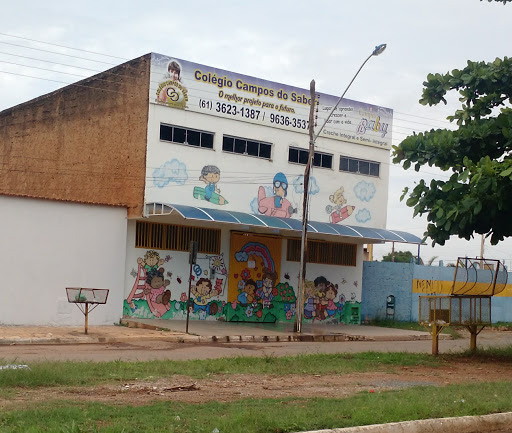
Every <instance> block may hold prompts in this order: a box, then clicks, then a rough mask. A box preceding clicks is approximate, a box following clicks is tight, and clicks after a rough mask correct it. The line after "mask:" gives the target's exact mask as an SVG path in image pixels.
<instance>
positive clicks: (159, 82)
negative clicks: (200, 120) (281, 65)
mask: <svg viewBox="0 0 512 433" xmlns="http://www.w3.org/2000/svg"><path fill="white" fill-rule="evenodd" d="M338 98H339V97H336V96H332V95H327V94H324V93H317V101H316V103H317V105H318V107H317V108H318V110H317V120H316V124H317V127H321V126H322V125H323V124H324V122H325V119H327V117H328V115H329V113H330V112H331V110H332V108H333V107H334V106H335V104H336V102H337V101H338ZM149 99H150V102H151V103H154V104H161V105H166V106H169V107H173V108H177V109H182V110H189V111H194V112H198V113H204V114H209V115H213V116H219V117H224V118H228V119H233V120H239V121H244V122H250V123H254V124H259V125H264V126H270V127H275V128H281V129H287V130H291V131H295V132H301V133H304V134H307V133H308V128H309V111H310V104H311V98H310V92H309V90H306V89H301V88H298V87H293V86H288V85H284V84H279V83H276V82H272V81H267V80H263V79H259V78H255V77H250V76H247V75H242V74H237V73H234V72H230V71H226V70H222V69H217V68H212V67H210V66H205V65H201V64H197V63H193V62H188V61H186V60H181V59H176V58H173V57H169V56H165V55H161V54H155V53H153V54H152V56H151V83H150V95H149ZM392 123H393V110H391V109H389V108H384V107H379V106H376V105H371V104H366V103H362V102H358V101H353V100H350V99H343V100H342V101H341V102H340V104H339V105H338V107H337V108H336V111H335V112H333V114H332V116H331V118H330V119H329V121H328V123H327V124H326V126H325V127H324V128H323V129H322V131H320V134H319V136H320V137H328V138H332V139H335V140H341V141H347V142H352V143H357V144H363V145H367V146H374V147H379V148H384V149H390V148H391V129H392ZM315 133H318V131H317V130H316V131H315Z"/></svg>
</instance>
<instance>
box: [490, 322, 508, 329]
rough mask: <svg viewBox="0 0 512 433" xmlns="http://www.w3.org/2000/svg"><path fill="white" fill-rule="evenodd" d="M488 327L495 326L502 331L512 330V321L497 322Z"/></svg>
mask: <svg viewBox="0 0 512 433" xmlns="http://www.w3.org/2000/svg"><path fill="white" fill-rule="evenodd" d="M488 327H489V328H495V329H498V330H500V331H512V323H510V322H497V323H493V324H491V325H490V326H488Z"/></svg>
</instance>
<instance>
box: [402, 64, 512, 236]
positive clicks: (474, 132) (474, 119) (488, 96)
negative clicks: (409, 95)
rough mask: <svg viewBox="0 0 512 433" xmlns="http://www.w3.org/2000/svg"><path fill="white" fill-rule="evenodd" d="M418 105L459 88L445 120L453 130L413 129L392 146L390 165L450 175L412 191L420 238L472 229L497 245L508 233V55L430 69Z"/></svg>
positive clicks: (511, 69)
mask: <svg viewBox="0 0 512 433" xmlns="http://www.w3.org/2000/svg"><path fill="white" fill-rule="evenodd" d="M423 84H424V86H425V87H424V89H423V95H422V98H421V99H420V103H421V104H423V105H427V104H428V105H429V106H432V105H436V104H438V103H439V102H441V101H443V102H444V103H445V104H446V100H445V98H444V97H445V95H446V94H447V92H449V91H458V92H459V94H460V98H459V100H460V101H461V102H462V107H461V108H460V109H458V110H456V112H455V114H454V115H453V116H449V117H448V120H450V121H452V122H455V123H456V124H457V126H458V129H456V130H453V131H452V130H446V129H437V130H434V129H432V130H430V131H428V132H424V133H419V134H416V133H415V134H413V135H412V136H409V137H407V138H406V139H405V140H404V141H402V142H401V143H400V144H399V145H398V146H394V148H393V157H394V159H393V162H395V163H401V164H402V165H403V168H404V169H408V168H409V167H411V166H413V167H414V169H415V170H416V171H419V170H420V168H421V167H422V166H425V165H428V166H430V167H432V166H435V167H438V168H440V169H441V170H443V171H447V172H449V173H450V177H449V180H432V181H431V182H430V183H429V184H427V183H426V182H425V181H424V180H423V179H422V180H420V182H419V183H418V184H417V185H416V186H415V187H414V189H412V190H411V191H409V189H408V188H405V189H404V193H403V195H402V199H404V197H405V196H407V195H408V198H407V205H408V206H410V207H413V208H414V216H416V215H423V214H426V216H427V220H428V225H427V231H426V232H425V238H427V237H430V238H431V239H432V245H435V244H436V243H437V244H440V245H444V243H445V242H446V240H448V239H449V238H450V236H455V235H456V236H458V237H460V238H464V239H468V240H469V239H471V238H472V237H473V234H474V233H479V234H485V235H486V236H490V237H491V244H493V245H494V244H497V243H498V242H499V241H501V240H503V239H504V238H505V237H508V236H512V154H511V150H512V109H511V108H510V102H512V59H509V58H507V57H505V58H504V59H503V60H501V59H496V60H495V61H494V62H491V63H485V62H471V61H468V64H467V66H466V67H465V68H464V69H462V70H458V69H455V70H453V71H452V72H451V73H446V74H444V75H442V74H429V75H428V77H427V81H425V82H424V83H423Z"/></svg>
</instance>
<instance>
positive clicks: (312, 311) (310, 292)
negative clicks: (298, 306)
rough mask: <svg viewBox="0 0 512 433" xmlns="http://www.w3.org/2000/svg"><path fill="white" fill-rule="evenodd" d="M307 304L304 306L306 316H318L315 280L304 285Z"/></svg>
mask: <svg viewBox="0 0 512 433" xmlns="http://www.w3.org/2000/svg"><path fill="white" fill-rule="evenodd" d="M304 291H305V295H306V296H305V297H306V305H305V306H304V318H306V319H313V318H314V317H315V316H316V305H315V304H316V296H315V295H316V289H315V283H314V282H313V281H307V280H306V284H305V287H304Z"/></svg>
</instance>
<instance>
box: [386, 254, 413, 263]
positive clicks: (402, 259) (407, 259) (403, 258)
mask: <svg viewBox="0 0 512 433" xmlns="http://www.w3.org/2000/svg"><path fill="white" fill-rule="evenodd" d="M391 254H392V253H388V254H386V255H385V256H383V257H382V261H383V262H391V261H392V260H391ZM412 259H414V256H413V254H412V253H411V252H410V251H395V262H398V263H411V260H412Z"/></svg>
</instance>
